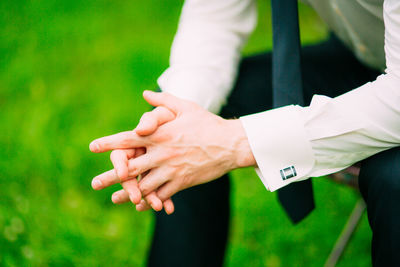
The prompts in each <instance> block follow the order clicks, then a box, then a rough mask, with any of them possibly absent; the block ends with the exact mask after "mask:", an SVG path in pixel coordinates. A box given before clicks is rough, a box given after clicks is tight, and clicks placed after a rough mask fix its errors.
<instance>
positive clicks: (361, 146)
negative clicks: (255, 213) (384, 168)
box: [158, 0, 400, 191]
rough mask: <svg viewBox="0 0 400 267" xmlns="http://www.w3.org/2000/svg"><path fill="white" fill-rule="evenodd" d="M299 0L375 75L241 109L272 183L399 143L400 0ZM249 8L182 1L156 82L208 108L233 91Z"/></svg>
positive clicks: (233, 1) (263, 174)
mask: <svg viewBox="0 0 400 267" xmlns="http://www.w3.org/2000/svg"><path fill="white" fill-rule="evenodd" d="M305 2H307V3H308V4H310V5H311V6H313V8H314V9H315V10H316V11H317V12H318V14H319V15H320V16H321V18H322V19H323V20H325V21H326V23H327V25H328V26H329V27H330V28H331V30H332V31H334V32H335V34H336V35H337V36H338V37H339V38H340V39H341V40H342V41H343V42H344V43H345V44H346V45H347V46H348V47H349V48H350V49H352V50H353V51H354V54H355V55H356V56H357V57H358V59H359V60H361V61H362V62H364V63H365V64H367V65H369V66H372V67H375V68H379V69H381V70H382V71H384V74H382V75H380V76H379V77H378V78H377V79H376V80H375V81H373V82H370V83H367V84H365V85H363V86H361V87H359V88H355V89H354V90H352V91H350V92H348V93H346V94H343V95H341V96H338V97H336V98H329V97H325V96H320V95H315V96H314V97H313V99H312V101H311V104H310V106H308V107H300V106H295V105H289V106H286V107H282V108H278V109H274V110H269V111H265V112H261V113H257V114H252V115H248V116H244V117H241V118H240V120H241V122H242V124H243V126H244V129H245V131H246V134H247V137H248V140H249V143H250V146H251V149H252V152H253V154H254V157H255V159H256V161H257V165H258V168H256V171H257V173H258V175H259V177H260V178H261V180H262V182H263V183H264V185H265V186H266V187H267V189H269V190H271V191H274V190H276V189H279V188H281V187H283V186H285V185H287V184H289V183H291V182H294V181H299V180H304V179H307V178H308V177H314V176H322V175H327V174H331V173H334V172H337V171H339V170H342V169H344V168H347V167H349V166H351V165H352V164H354V163H356V162H358V161H360V160H362V159H365V158H367V157H369V156H371V155H373V154H376V153H378V152H381V151H383V150H386V149H389V148H392V147H395V146H398V145H399V144H400V1H399V0H305ZM256 14H257V13H256V5H255V1H254V0H218V1H215V0H186V2H185V4H184V7H183V10H182V14H181V18H180V22H179V27H178V32H177V34H176V36H175V39H174V42H173V45H172V49H171V57H170V67H169V68H168V69H167V70H166V71H165V72H164V73H163V74H162V76H161V77H160V78H159V80H158V83H159V86H160V88H161V89H162V90H163V91H167V92H169V93H171V94H174V95H176V96H178V97H181V98H184V99H189V100H192V101H195V102H197V103H198V104H200V105H201V106H203V107H204V108H206V109H208V110H210V111H211V112H214V113H217V112H218V111H219V110H220V109H221V107H222V106H223V105H224V104H225V103H226V99H227V97H228V95H229V93H230V91H231V90H232V86H233V84H234V82H235V79H236V74H237V68H238V62H239V59H240V54H241V49H242V47H243V45H244V44H245V42H246V39H247V37H248V36H249V34H250V33H251V32H252V30H253V29H254V27H255V24H256ZM385 64H386V68H385ZM333 75H334V74H333ZM399 164H400V162H399ZM292 166H293V168H291V167H292ZM291 176H292V177H291ZM286 178H288V179H286Z"/></svg>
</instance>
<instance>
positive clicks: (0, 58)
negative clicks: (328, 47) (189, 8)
mask: <svg viewBox="0 0 400 267" xmlns="http://www.w3.org/2000/svg"><path fill="white" fill-rule="evenodd" d="M181 5H182V1H177V0H169V1H156V0H146V1H119V0H116V1H106V0H103V1H93V0H87V1H71V0H68V1H67V0H61V1H54V0H43V1H35V0H31V1H24V0H18V1H11V0H5V1H0V111H1V112H0V171H1V174H0V181H1V184H0V264H1V265H2V266H111V265H129V266H144V264H145V260H146V252H147V249H148V245H149V242H150V238H151V233H152V227H153V216H152V214H151V213H150V212H147V213H137V212H136V211H135V209H134V207H133V206H132V205H129V204H126V205H121V206H115V205H113V204H112V203H111V201H110V196H111V193H112V192H113V191H114V190H116V189H118V187H117V186H116V187H113V188H111V189H107V190H104V191H101V192H95V191H93V190H91V188H90V181H91V178H92V177H93V176H95V175H97V174H98V173H100V172H102V171H105V170H108V169H109V168H111V164H110V162H109V159H108V155H94V154H91V153H90V152H89V150H88V144H89V142H90V141H91V140H93V139H94V138H96V137H99V136H104V135H108V134H112V133H115V132H119V131H123V130H127V129H132V128H134V127H135V125H136V123H137V122H138V119H139V118H140V115H141V114H142V113H143V112H144V111H146V110H148V108H149V107H148V106H147V105H146V104H145V103H144V101H143V100H142V98H141V92H142V90H144V89H149V88H150V89H152V88H154V87H155V81H156V78H157V77H158V76H159V75H160V74H161V73H162V71H163V70H164V69H165V68H166V67H167V66H168V54H169V47H170V44H171V42H172V39H173V35H174V33H175V30H176V24H177V21H178V16H179V13H180V8H181ZM259 6H260V15H259V25H258V28H257V30H256V32H255V33H254V34H253V35H252V37H251V38H250V40H249V44H248V45H247V46H246V49H245V51H244V54H252V53H255V52H260V51H264V50H265V49H269V48H270V47H271V36H270V35H271V34H269V32H271V29H270V27H271V25H270V17H269V13H268V9H269V7H268V4H267V3H266V2H265V1H259ZM300 8H301V15H300V16H301V27H302V28H301V30H302V31H301V34H302V41H303V43H313V42H317V41H318V40H321V39H322V38H324V37H325V36H326V34H327V30H326V27H325V26H324V24H323V23H322V22H321V21H320V19H319V18H318V17H317V16H316V15H315V13H314V12H313V11H312V10H310V9H309V8H308V7H306V6H301V7H300ZM233 183H234V184H233V194H232V204H233V208H232V213H233V215H232V228H231V234H230V242H229V247H228V251H227V257H226V266H322V265H323V263H324V261H325V259H326V258H327V257H328V254H329V252H330V249H331V248H332V246H333V244H334V242H335V240H336V238H337V236H338V234H339V233H340V231H341V229H342V227H343V225H344V223H345V221H346V219H347V216H348V214H349V213H350V212H351V210H352V208H353V206H354V204H355V202H356V200H357V197H358V196H357V194H355V193H354V192H352V191H351V190H350V189H349V188H345V187H342V186H338V185H335V184H333V183H331V182H330V181H327V180H326V179H324V178H320V179H315V182H314V184H315V191H316V201H317V206H318V208H317V210H316V211H315V212H314V213H313V214H312V215H311V216H309V217H308V218H307V219H306V220H304V221H303V222H301V223H300V224H299V225H298V226H296V227H294V226H292V225H291V223H290V222H289V220H288V219H287V217H286V215H285V214H284V213H283V211H282V209H281V208H280V206H279V205H278V204H277V201H276V195H275V193H269V192H267V191H266V190H265V188H264V187H263V185H262V183H261V182H260V180H259V179H258V177H257V176H256V175H255V174H254V172H253V170H250V169H245V170H240V171H235V172H234V174H233ZM365 217H366V216H364V217H363V220H362V222H361V225H360V227H359V229H358V231H357V232H356V234H355V236H354V238H353V239H352V241H351V243H350V246H349V247H348V249H347V251H346V252H345V254H344V257H343V258H342V260H341V262H340V264H339V266H368V265H370V263H369V262H370V256H369V251H370V239H371V233H370V230H369V227H368V224H367V221H366V218H365ZM171 253H174V252H171ZM175 253H179V252H175Z"/></svg>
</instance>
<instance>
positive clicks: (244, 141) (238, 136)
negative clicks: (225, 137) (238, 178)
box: [227, 119, 257, 168]
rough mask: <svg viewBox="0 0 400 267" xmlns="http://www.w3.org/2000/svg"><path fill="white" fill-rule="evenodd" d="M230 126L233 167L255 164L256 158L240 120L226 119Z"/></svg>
mask: <svg viewBox="0 0 400 267" xmlns="http://www.w3.org/2000/svg"><path fill="white" fill-rule="evenodd" d="M227 123H228V124H229V127H230V129H229V130H230V131H229V132H230V133H233V134H232V138H233V146H232V148H233V155H232V156H233V159H232V160H233V164H234V166H235V168H244V167H250V166H256V165H257V163H256V160H255V158H254V155H253V152H252V151H251V148H250V144H249V140H248V138H247V135H246V131H245V130H244V128H243V125H242V122H241V121H240V120H238V119H234V120H227Z"/></svg>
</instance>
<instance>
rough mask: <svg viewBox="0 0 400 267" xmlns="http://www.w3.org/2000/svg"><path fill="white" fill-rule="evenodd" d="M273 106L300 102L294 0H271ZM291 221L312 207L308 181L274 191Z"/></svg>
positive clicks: (298, 40) (298, 39) (301, 97)
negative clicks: (276, 192)
mask: <svg viewBox="0 0 400 267" xmlns="http://www.w3.org/2000/svg"><path fill="white" fill-rule="evenodd" d="M272 26H273V40H274V43H273V44H274V46H273V54H272V59H273V60H272V88H273V105H274V107H275V108H276V107H281V106H286V105H290V104H298V105H304V97H303V88H302V81H301V68H300V35H299V19H298V10H297V0H272ZM278 198H279V201H280V202H281V204H282V206H283V207H284V208H285V210H286V212H287V213H288V215H289V217H290V218H291V220H292V221H293V222H295V223H297V222H299V221H301V220H302V219H303V218H304V217H305V216H307V215H308V214H309V213H310V212H311V211H312V210H313V209H314V196H313V190H312V184H311V180H305V181H302V182H296V183H292V184H289V185H288V186H286V187H283V188H282V189H280V190H279V191H278Z"/></svg>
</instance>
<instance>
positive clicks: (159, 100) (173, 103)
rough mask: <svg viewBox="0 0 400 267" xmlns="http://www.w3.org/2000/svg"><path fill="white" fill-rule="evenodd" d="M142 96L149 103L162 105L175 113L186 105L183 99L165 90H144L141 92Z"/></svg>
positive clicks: (156, 105)
mask: <svg viewBox="0 0 400 267" xmlns="http://www.w3.org/2000/svg"><path fill="white" fill-rule="evenodd" d="M143 97H144V99H145V100H146V101H147V102H148V103H149V104H150V105H152V106H155V107H158V106H164V107H166V108H168V109H170V110H172V112H174V113H175V114H178V113H180V112H181V111H183V110H185V109H186V108H187V106H188V104H187V102H186V101H185V100H183V99H180V98H178V97H176V96H173V95H171V94H169V93H166V92H161V93H156V92H152V91H148V90H146V91H144V92H143Z"/></svg>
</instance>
